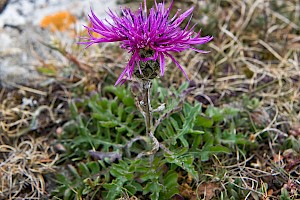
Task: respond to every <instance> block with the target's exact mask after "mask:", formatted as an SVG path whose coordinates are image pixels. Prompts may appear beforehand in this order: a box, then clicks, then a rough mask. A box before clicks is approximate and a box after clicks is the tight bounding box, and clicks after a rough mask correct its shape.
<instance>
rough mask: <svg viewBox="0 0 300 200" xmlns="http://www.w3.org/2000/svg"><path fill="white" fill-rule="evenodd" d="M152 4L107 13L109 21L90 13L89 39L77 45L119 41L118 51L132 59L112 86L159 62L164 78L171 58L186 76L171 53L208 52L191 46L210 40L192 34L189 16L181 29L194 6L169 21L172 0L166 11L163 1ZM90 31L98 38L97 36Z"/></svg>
mask: <svg viewBox="0 0 300 200" xmlns="http://www.w3.org/2000/svg"><path fill="white" fill-rule="evenodd" d="M154 4H155V5H154V7H152V8H151V9H150V11H149V12H147V6H146V0H144V8H143V6H142V4H141V5H140V7H139V9H138V11H137V12H132V11H131V10H130V9H129V8H125V9H121V12H122V16H119V15H118V14H116V13H114V12H112V11H111V10H109V12H108V15H109V16H110V18H111V22H110V21H109V20H107V19H105V20H100V19H99V18H98V17H97V16H96V15H95V13H94V12H93V11H91V15H89V19H90V22H91V25H92V26H91V27H87V26H85V28H86V29H87V30H88V33H89V37H85V38H83V39H85V40H86V41H84V42H80V44H86V45H87V47H89V46H91V45H92V44H96V43H103V42H118V41H119V42H120V43H121V48H123V49H127V50H128V51H129V53H131V58H130V60H129V62H128V64H127V66H126V67H125V69H124V71H123V72H122V74H121V75H120V77H119V79H118V80H117V82H116V84H115V85H118V84H120V83H123V81H124V80H126V79H130V78H132V75H133V73H135V71H136V70H138V72H139V73H140V74H142V73H143V71H142V70H141V66H142V64H145V63H147V62H152V63H158V64H159V69H160V75H161V76H163V75H164V72H165V58H166V57H169V58H171V60H172V61H173V62H174V63H175V64H176V65H177V67H179V69H180V70H181V71H182V72H183V74H184V75H185V76H186V77H187V74H186V73H185V71H184V70H183V68H182V67H181V66H180V64H179V63H178V61H177V60H176V59H175V58H174V57H173V56H172V55H171V54H170V52H181V51H184V50H187V49H192V50H194V51H196V52H199V53H207V52H206V51H203V50H199V49H196V48H194V47H193V46H194V45H201V44H205V43H207V42H209V41H210V40H212V39H213V37H211V36H205V37H200V32H198V33H195V32H194V27H195V25H194V26H193V27H191V28H189V24H190V21H191V18H192V16H191V17H190V18H189V21H188V23H187V25H186V26H185V28H183V29H182V28H181V27H180V25H181V24H182V22H183V20H184V19H186V18H187V17H188V16H189V15H191V13H192V12H193V7H192V8H190V9H189V10H187V11H185V12H184V13H182V14H179V10H178V11H177V13H176V14H175V15H174V16H173V17H172V18H171V17H170V16H169V15H170V11H171V8H172V6H173V4H174V1H173V0H172V2H171V5H170V7H169V8H165V3H164V2H163V3H157V2H156V0H155V1H154ZM93 32H95V33H98V34H100V35H101V36H99V37H96V36H95V34H93ZM187 78H188V77H187Z"/></svg>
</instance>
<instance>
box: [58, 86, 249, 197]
mask: <svg viewBox="0 0 300 200" xmlns="http://www.w3.org/2000/svg"><path fill="white" fill-rule="evenodd" d="M190 90H191V88H188V85H187V84H183V85H182V86H181V87H180V88H179V89H177V90H175V89H174V88H171V89H170V90H167V89H165V88H163V87H161V86H159V83H158V82H154V84H153V91H152V92H153V94H155V95H156V98H154V101H153V105H162V104H164V106H165V109H164V110H161V111H158V112H155V113H154V114H155V116H156V117H157V118H158V120H157V123H156V124H155V125H154V126H155V127H156V132H155V136H156V138H157V139H158V141H159V143H160V145H161V150H159V151H158V152H157V153H156V154H155V156H143V157H138V155H139V154H140V152H143V151H144V150H145V149H146V150H147V149H148V150H151V148H152V146H151V145H149V144H151V143H150V142H149V141H148V140H149V138H148V137H146V135H145V133H144V132H145V125H144V120H143V116H141V114H140V112H139V111H138V109H137V108H136V107H135V105H134V99H133V97H131V95H130V91H129V90H128V89H126V88H125V87H119V88H116V87H113V86H106V87H104V89H103V93H102V95H101V96H100V95H94V96H92V97H90V98H86V99H85V100H83V101H79V102H76V103H75V102H73V103H72V104H71V107H72V109H71V110H72V114H73V118H74V120H73V122H70V123H69V125H68V126H66V127H65V132H64V134H63V135H62V138H61V142H62V143H63V144H64V145H65V147H66V152H65V154H64V156H63V157H62V159H61V162H62V163H65V164H67V167H66V168H65V170H66V171H68V173H66V174H64V175H62V174H61V175H58V179H57V180H58V187H57V188H56V190H55V191H54V192H53V195H54V196H56V197H57V198H63V199H74V198H75V197H77V199H80V198H83V197H85V198H87V197H89V198H91V199H98V198H103V199H108V200H110V199H112V200H113V199H116V198H119V197H122V196H126V195H128V196H137V197H143V198H145V199H147V198H150V199H153V200H154V199H170V198H171V197H172V196H174V195H175V194H179V186H180V182H179V178H178V177H179V174H181V175H184V174H186V175H188V174H189V176H191V177H193V182H194V183H197V182H198V181H199V179H200V177H201V174H199V172H200V171H201V170H200V168H201V166H202V162H205V161H208V160H209V159H210V158H211V156H212V155H217V154H219V155H221V154H230V153H232V152H233V151H235V148H236V145H238V146H240V148H241V149H243V148H244V147H245V146H246V145H248V144H250V142H248V141H247V139H246V138H245V136H243V135H242V134H239V133H236V130H235V124H234V123H235V118H236V116H237V115H238V114H239V110H237V109H234V108H229V107H225V108H216V107H212V106H210V107H208V108H206V109H205V110H203V108H202V106H201V104H199V103H195V104H190V103H183V99H184V96H186V95H187V94H188V92H189V91H190ZM181 107H182V109H181ZM178 108H180V109H178ZM167 116H168V117H167ZM221 126H222V131H221V129H220V127H221Z"/></svg>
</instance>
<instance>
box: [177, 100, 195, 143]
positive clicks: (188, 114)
mask: <svg viewBox="0 0 300 200" xmlns="http://www.w3.org/2000/svg"><path fill="white" fill-rule="evenodd" d="M183 112H184V116H185V119H184V123H183V126H182V129H181V130H180V131H179V133H178V134H177V135H176V136H175V137H174V138H173V140H176V139H177V138H179V139H180V140H181V142H182V144H183V146H184V147H188V146H189V144H188V142H187V141H186V139H185V138H184V135H185V134H186V133H188V132H189V131H190V130H191V129H192V128H193V127H194V124H195V120H196V117H197V115H198V114H199V113H200V112H201V105H200V104H198V103H197V104H196V105H195V106H194V107H192V106H191V105H189V104H187V103H185V104H184V106H183Z"/></svg>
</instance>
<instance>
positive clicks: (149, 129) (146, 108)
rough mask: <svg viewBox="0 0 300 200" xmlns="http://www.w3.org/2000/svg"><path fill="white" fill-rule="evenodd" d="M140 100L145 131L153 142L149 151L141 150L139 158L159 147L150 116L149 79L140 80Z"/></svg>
mask: <svg viewBox="0 0 300 200" xmlns="http://www.w3.org/2000/svg"><path fill="white" fill-rule="evenodd" d="M142 84H143V85H142V94H141V95H142V101H141V102H140V106H141V108H142V111H143V113H142V114H143V116H144V118H145V125H146V133H147V136H148V137H149V138H150V139H151V141H152V142H153V144H152V145H153V146H152V149H151V150H150V151H149V152H142V153H140V154H139V155H138V156H137V157H138V158H140V157H142V156H144V155H153V154H155V153H156V152H157V151H158V149H159V142H158V140H157V139H156V137H155V136H154V133H153V117H152V108H151V100H150V93H151V87H152V82H151V81H150V80H143V82H142Z"/></svg>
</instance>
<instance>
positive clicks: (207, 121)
mask: <svg viewBox="0 0 300 200" xmlns="http://www.w3.org/2000/svg"><path fill="white" fill-rule="evenodd" d="M195 124H196V125H197V126H201V127H204V128H211V127H212V126H213V124H214V120H212V119H211V118H209V117H205V116H201V115H199V116H197V119H196V122H195Z"/></svg>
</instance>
